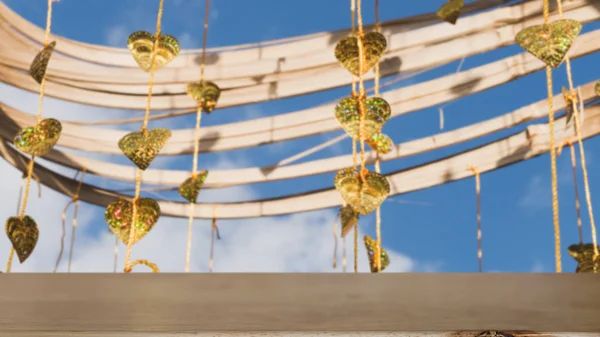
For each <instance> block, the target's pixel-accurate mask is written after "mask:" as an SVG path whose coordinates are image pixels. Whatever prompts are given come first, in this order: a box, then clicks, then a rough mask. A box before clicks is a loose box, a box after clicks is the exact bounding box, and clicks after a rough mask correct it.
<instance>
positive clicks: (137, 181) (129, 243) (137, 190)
mask: <svg viewBox="0 0 600 337" xmlns="http://www.w3.org/2000/svg"><path fill="white" fill-rule="evenodd" d="M164 3H165V0H160V3H159V5H158V15H157V18H156V35H155V39H154V49H153V50H152V58H151V59H150V64H151V65H152V66H151V68H150V81H149V83H148V99H147V101H146V114H145V115H144V123H143V124H142V128H141V130H142V132H144V133H146V132H147V127H148V119H149V117H150V102H151V101H152V88H153V87H154V72H155V70H156V69H155V67H154V63H155V62H156V54H157V52H158V42H159V41H160V23H161V20H162V14H163V5H164ZM143 172H144V171H142V170H141V169H139V168H138V169H137V174H136V178H135V196H134V198H133V200H132V204H133V206H132V212H131V213H132V216H131V225H130V227H131V229H130V230H129V240H128V241H127V251H126V252H125V271H126V272H127V270H128V269H129V270H131V267H132V266H133V265H132V266H130V265H129V260H130V259H131V247H132V246H133V238H134V237H135V232H136V228H135V223H136V221H137V201H138V200H139V198H140V188H141V184H142V173H143ZM134 263H135V262H134ZM157 270H158V269H157Z"/></svg>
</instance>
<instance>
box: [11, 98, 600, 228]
mask: <svg viewBox="0 0 600 337" xmlns="http://www.w3.org/2000/svg"><path fill="white" fill-rule="evenodd" d="M586 114H587V116H586V123H585V125H584V126H583V128H582V130H581V135H582V137H583V138H589V137H593V136H596V135H597V134H598V133H600V106H593V107H590V108H588V109H587V110H586ZM557 122H558V123H564V118H559V119H557ZM559 125H560V124H559ZM573 136H574V133H573V130H572V128H568V129H565V128H557V130H556V134H555V137H556V138H557V139H559V140H561V139H562V140H564V139H568V138H570V137H573ZM548 143H549V133H548V125H547V124H541V125H532V126H529V127H528V128H527V130H525V131H523V132H520V133H517V134H515V135H512V136H509V137H507V138H504V139H501V140H498V141H495V142H492V143H489V144H487V145H484V146H481V147H478V148H475V149H472V150H468V151H465V152H462V153H459V154H456V155H453V156H451V157H448V158H444V159H440V160H437V161H434V162H430V163H427V164H424V165H420V166H418V167H415V168H411V169H407V170H403V171H400V172H395V173H391V174H388V175H387V178H388V181H389V182H390V185H391V194H390V195H397V194H404V193H408V192H412V191H416V190H420V189H425V188H429V187H432V186H436V185H441V184H445V183H448V182H451V181H456V180H460V179H464V178H467V177H470V176H471V175H472V174H473V173H472V172H471V171H469V170H467V166H468V165H473V166H476V167H477V168H478V169H479V171H480V173H485V172H489V171H492V170H496V169H499V168H501V167H504V166H507V165H510V164H513V163H517V162H520V161H523V160H526V159H530V158H532V157H535V156H538V155H541V154H543V153H545V152H547V151H548V149H549V148H548V147H549V145H548ZM559 143H560V142H559ZM0 155H1V156H2V157H4V158H5V159H6V160H7V161H8V162H9V163H10V164H11V165H13V166H15V167H17V168H18V169H19V170H21V171H24V170H25V169H26V163H27V161H26V158H25V157H24V156H23V155H21V154H19V153H18V152H17V151H15V150H14V149H12V148H11V147H9V146H8V144H6V143H2V145H1V146H0ZM91 171H93V169H92V170H91ZM34 172H35V174H36V175H37V176H38V177H39V178H40V179H41V181H42V183H43V184H44V185H46V186H48V187H49V188H52V189H54V190H57V191H59V192H61V193H64V194H67V195H71V194H72V193H73V192H74V191H75V189H76V188H77V181H75V180H73V179H70V178H66V177H63V176H61V175H58V174H56V173H53V172H51V171H49V170H48V169H46V168H44V167H43V166H41V165H39V164H36V166H35V171H34ZM116 197H117V195H116V194H115V193H114V192H110V191H107V190H103V189H100V188H98V187H93V186H90V185H87V184H85V185H84V186H82V187H81V193H80V200H82V201H85V202H88V203H92V204H96V205H100V206H106V205H108V203H110V202H112V201H114V200H115V198H116ZM341 203H342V199H341V197H340V195H339V193H338V192H337V191H336V190H335V189H333V188H328V189H324V190H320V191H314V192H309V193H304V194H300V195H294V196H288V197H282V198H275V199H269V200H260V201H248V202H236V203H226V204H216V206H217V207H218V208H219V217H220V218H223V219H226V218H252V217H261V216H275V215H282V214H290V213H298V212H306V211H312V210H318V209H325V208H330V207H337V206H340V205H341ZM159 204H160V208H161V212H162V214H163V215H165V216H173V217H182V218H186V217H187V216H188V207H189V203H183V202H172V201H160V202H159ZM212 206H213V205H212V204H198V205H196V206H195V208H194V211H195V212H194V217H196V218H204V219H208V218H211V217H212ZM163 221H164V220H163Z"/></svg>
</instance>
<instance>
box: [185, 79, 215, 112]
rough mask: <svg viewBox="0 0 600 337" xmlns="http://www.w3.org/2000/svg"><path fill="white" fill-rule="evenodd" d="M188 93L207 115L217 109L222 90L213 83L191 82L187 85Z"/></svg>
mask: <svg viewBox="0 0 600 337" xmlns="http://www.w3.org/2000/svg"><path fill="white" fill-rule="evenodd" d="M186 92H187V94H188V95H190V96H192V98H193V99H195V100H196V102H198V103H199V104H200V106H201V107H202V112H204V113H207V114H209V113H211V112H212V111H213V110H214V109H215V106H216V105H217V102H218V101H219V97H220V96H221V89H219V87H218V86H217V85H216V84H214V83H213V82H204V81H202V82H191V83H189V84H188V85H187V88H186Z"/></svg>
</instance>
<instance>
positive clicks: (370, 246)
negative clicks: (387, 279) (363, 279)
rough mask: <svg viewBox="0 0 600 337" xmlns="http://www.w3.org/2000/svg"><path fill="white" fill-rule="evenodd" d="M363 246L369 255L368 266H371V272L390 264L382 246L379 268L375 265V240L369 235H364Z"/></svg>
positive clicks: (378, 270)
mask: <svg viewBox="0 0 600 337" xmlns="http://www.w3.org/2000/svg"><path fill="white" fill-rule="evenodd" d="M364 240H365V247H366V248H367V256H368V257H369V266H370V267H371V273H378V272H380V271H382V270H384V269H385V268H387V267H388V266H389V265H390V257H389V256H388V254H387V253H386V251H385V250H384V249H383V248H380V251H381V253H380V256H381V259H380V260H381V269H379V267H378V266H377V258H376V256H375V255H377V253H376V252H377V247H378V245H377V241H375V240H373V239H372V238H371V237H370V236H368V235H365V237H364Z"/></svg>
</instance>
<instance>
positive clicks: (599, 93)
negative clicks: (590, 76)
mask: <svg viewBox="0 0 600 337" xmlns="http://www.w3.org/2000/svg"><path fill="white" fill-rule="evenodd" d="M594 91H595V92H596V95H597V96H600V80H599V81H596V85H594Z"/></svg>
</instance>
